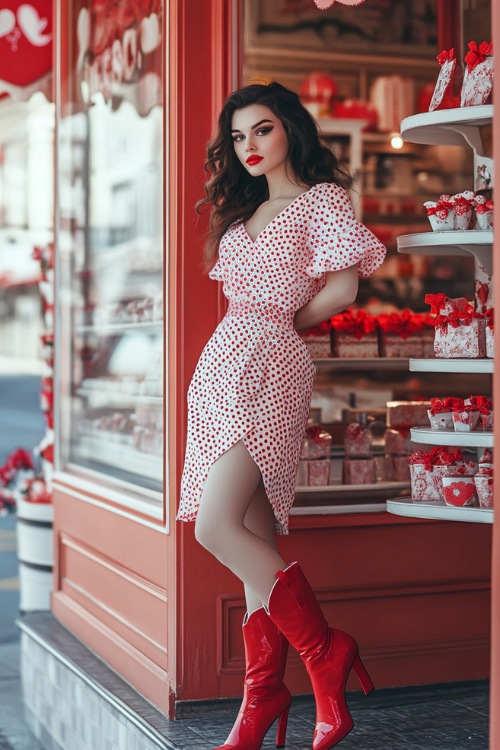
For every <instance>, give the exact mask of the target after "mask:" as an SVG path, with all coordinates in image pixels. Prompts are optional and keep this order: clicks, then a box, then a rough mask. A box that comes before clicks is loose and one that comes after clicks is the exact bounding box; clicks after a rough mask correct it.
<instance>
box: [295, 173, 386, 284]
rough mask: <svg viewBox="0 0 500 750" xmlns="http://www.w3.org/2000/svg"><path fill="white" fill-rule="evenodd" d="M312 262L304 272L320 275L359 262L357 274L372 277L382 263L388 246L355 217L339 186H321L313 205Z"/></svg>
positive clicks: (312, 275)
mask: <svg viewBox="0 0 500 750" xmlns="http://www.w3.org/2000/svg"><path fill="white" fill-rule="evenodd" d="M310 213H311V219H310V224H309V237H308V249H309V261H308V265H307V266H306V268H305V272H306V273H307V275H308V276H311V277H312V278H315V279H317V278H320V277H321V276H322V275H323V274H324V273H326V272H327V271H341V270H342V269H343V268H349V266H354V265H355V264H356V263H358V264H359V265H358V273H359V275H360V276H362V277H364V278H365V277H367V276H370V275H371V274H372V273H373V272H374V271H375V270H376V269H377V268H378V267H379V266H380V265H381V263H382V262H383V260H384V258H385V254H386V248H385V247H384V245H383V244H382V243H381V242H380V240H378V239H377V238H376V237H375V235H374V234H373V233H372V232H370V230H369V229H367V228H366V227H365V226H364V224H361V222H359V221H357V220H356V217H355V214H354V208H353V205H352V203H351V201H350V199H349V196H348V194H347V192H346V190H344V188H342V187H340V185H335V184H333V183H332V184H330V183H322V184H320V185H318V187H317V190H316V191H315V194H314V200H313V203H312V205H311V210H310Z"/></svg>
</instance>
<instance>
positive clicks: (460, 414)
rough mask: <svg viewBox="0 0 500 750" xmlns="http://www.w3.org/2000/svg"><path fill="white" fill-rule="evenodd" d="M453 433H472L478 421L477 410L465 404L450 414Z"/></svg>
mask: <svg viewBox="0 0 500 750" xmlns="http://www.w3.org/2000/svg"><path fill="white" fill-rule="evenodd" d="M452 417H453V427H454V429H455V432H472V431H473V430H474V428H475V427H476V424H477V421H478V419H479V409H478V408H477V407H476V406H473V405H472V404H466V405H464V406H463V407H462V408H461V409H457V410H456V411H453V413H452Z"/></svg>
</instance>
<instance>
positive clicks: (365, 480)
mask: <svg viewBox="0 0 500 750" xmlns="http://www.w3.org/2000/svg"><path fill="white" fill-rule="evenodd" d="M374 483H375V462H374V460H373V458H345V459H344V484H374Z"/></svg>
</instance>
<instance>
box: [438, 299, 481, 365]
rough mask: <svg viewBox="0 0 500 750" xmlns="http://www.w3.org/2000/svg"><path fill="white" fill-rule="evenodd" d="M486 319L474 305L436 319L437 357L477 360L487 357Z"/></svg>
mask: <svg viewBox="0 0 500 750" xmlns="http://www.w3.org/2000/svg"><path fill="white" fill-rule="evenodd" d="M484 329H485V325H484V319H483V318H482V317H481V315H480V314H479V313H475V312H474V309H473V307H472V305H469V306H468V308H466V309H464V310H461V311H460V310H454V311H453V312H451V313H450V314H449V315H438V316H437V317H436V333H435V338H434V353H435V355H436V357H440V358H441V357H444V358H450V359H453V358H465V359H477V358H482V357H485V356H486V340H485V330H484Z"/></svg>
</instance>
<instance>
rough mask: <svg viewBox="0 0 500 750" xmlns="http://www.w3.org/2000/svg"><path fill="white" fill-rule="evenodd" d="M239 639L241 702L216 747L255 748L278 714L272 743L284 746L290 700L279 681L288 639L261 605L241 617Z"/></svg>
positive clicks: (229, 748)
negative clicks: (242, 649)
mask: <svg viewBox="0 0 500 750" xmlns="http://www.w3.org/2000/svg"><path fill="white" fill-rule="evenodd" d="M243 641H244V643H245V659H246V672H245V681H244V690H243V702H242V704H241V708H240V710H239V713H238V716H237V718H236V721H235V723H234V725H233V728H232V729H231V732H230V734H229V737H228V738H227V740H226V741H225V743H224V745H222V747H220V748H217V750H259V748H260V746H261V745H262V741H263V739H264V737H265V735H266V733H267V731H268V730H269V729H270V727H271V725H272V724H273V723H274V722H275V721H276V719H277V718H278V717H279V721H278V731H277V733H276V747H284V745H285V736H286V727H287V722H288V711H289V708H290V702H291V700H292V698H291V695H290V691H289V690H288V689H287V688H286V687H285V685H284V684H283V676H284V674H285V666H286V657H287V654H288V641H287V640H286V638H284V636H283V635H282V634H281V633H280V631H279V629H278V628H277V627H276V625H275V624H274V623H273V622H272V620H271V619H270V617H269V615H268V614H267V612H266V610H265V609H264V607H261V608H260V609H257V610H256V611H255V612H252V614H251V615H250V616H249V617H248V618H247V617H245V621H244V623H243Z"/></svg>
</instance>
